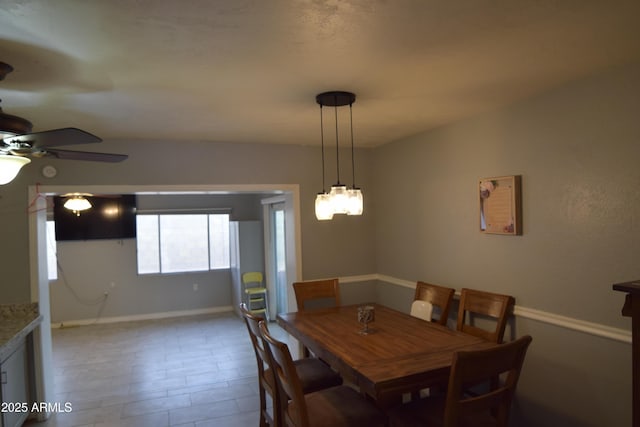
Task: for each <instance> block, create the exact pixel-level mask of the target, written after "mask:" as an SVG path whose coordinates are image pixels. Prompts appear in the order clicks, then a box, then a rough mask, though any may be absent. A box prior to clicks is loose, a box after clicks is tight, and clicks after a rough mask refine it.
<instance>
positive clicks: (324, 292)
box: [293, 278, 340, 311]
mask: <svg viewBox="0 0 640 427" xmlns="http://www.w3.org/2000/svg"><path fill="white" fill-rule="evenodd" d="M339 286H340V285H339V282H338V279H337V278H335V279H323V280H307V281H304V282H295V283H294V284H293V291H294V292H295V295H296V303H297V304H298V310H299V311H305V310H309V308H310V304H309V302H311V301H313V300H321V299H330V300H332V301H331V302H332V303H334V304H335V306H340V287H339Z"/></svg>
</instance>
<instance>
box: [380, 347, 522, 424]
mask: <svg viewBox="0 0 640 427" xmlns="http://www.w3.org/2000/svg"><path fill="white" fill-rule="evenodd" d="M531 341H532V338H531V336H529V335H526V336H524V337H522V338H520V339H518V340H516V341H512V342H509V343H507V344H500V345H497V346H496V347H493V348H489V349H486V350H475V351H459V352H456V353H455V354H454V356H453V365H452V366H451V373H450V375H449V383H448V386H447V393H446V396H437V397H428V398H425V399H421V400H418V401H412V402H410V403H407V404H404V405H400V406H397V407H395V408H392V409H391V410H389V411H388V413H387V414H388V416H389V423H390V425H391V426H392V427H396V426H397V427H400V426H402V427H414V426H415V427H417V426H442V427H462V426H464V427H507V426H508V422H509V411H510V408H511V401H512V400H513V395H514V393H515V391H516V386H517V384H518V379H519V378H520V372H521V371H522V364H523V362H524V357H525V354H526V352H527V348H528V347H529V344H531ZM499 376H500V378H504V380H503V381H501V382H499V383H495V382H494V381H493V380H494V379H495V378H496V377H499ZM479 382H484V383H486V384H487V385H490V386H488V387H487V388H485V391H484V393H482V394H478V395H475V396H469V395H467V394H466V393H465V385H466V384H468V383H479Z"/></svg>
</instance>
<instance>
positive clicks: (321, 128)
mask: <svg viewBox="0 0 640 427" xmlns="http://www.w3.org/2000/svg"><path fill="white" fill-rule="evenodd" d="M320 145H321V147H322V148H321V150H322V194H325V193H326V191H325V186H324V125H323V124H322V104H320Z"/></svg>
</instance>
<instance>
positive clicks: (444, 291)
mask: <svg viewBox="0 0 640 427" xmlns="http://www.w3.org/2000/svg"><path fill="white" fill-rule="evenodd" d="M454 293H455V289H453V288H447V287H444V286H439V285H433V284H431V283H425V282H421V281H418V282H417V283H416V293H415V296H414V298H413V300H414V301H417V300H422V301H427V302H429V303H431V304H432V305H433V306H436V307H438V308H439V309H440V318H439V319H438V321H437V322H438V323H439V324H441V325H446V324H447V320H448V318H449V310H450V309H451V302H452V301H453V294H454Z"/></svg>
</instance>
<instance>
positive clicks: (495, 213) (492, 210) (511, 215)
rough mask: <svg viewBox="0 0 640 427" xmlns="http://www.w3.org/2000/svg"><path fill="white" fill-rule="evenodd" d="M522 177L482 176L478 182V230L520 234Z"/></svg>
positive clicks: (492, 232) (491, 232)
mask: <svg viewBox="0 0 640 427" xmlns="http://www.w3.org/2000/svg"><path fill="white" fill-rule="evenodd" d="M521 192H522V177H521V176H520V175H510V176H499V177H493V178H482V179H480V181H479V183H478V199H479V201H480V231H481V232H483V233H490V234H507V235H521V234H522V193H521Z"/></svg>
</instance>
